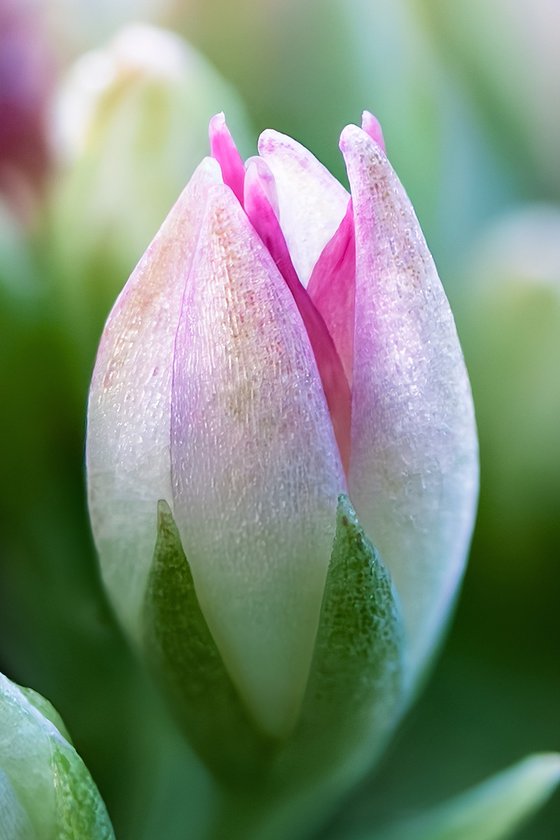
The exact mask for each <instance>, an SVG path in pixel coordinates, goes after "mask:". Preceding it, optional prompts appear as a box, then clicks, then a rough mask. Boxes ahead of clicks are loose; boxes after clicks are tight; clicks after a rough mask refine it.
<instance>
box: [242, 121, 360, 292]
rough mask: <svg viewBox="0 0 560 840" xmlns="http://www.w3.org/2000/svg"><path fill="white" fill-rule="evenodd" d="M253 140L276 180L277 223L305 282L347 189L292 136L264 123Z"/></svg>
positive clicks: (332, 228)
mask: <svg viewBox="0 0 560 840" xmlns="http://www.w3.org/2000/svg"><path fill="white" fill-rule="evenodd" d="M258 146H259V154H260V155H261V157H263V158H264V159H265V160H266V162H267V164H268V165H269V167H270V169H271V170H272V174H273V175H274V179H275V181H276V187H277V190H278V201H279V212H280V224H281V226H282V231H283V233H284V236H285V237H286V242H287V243H288V248H289V249H290V254H291V257H292V261H293V263H294V266H295V269H296V271H297V273H298V276H299V279H300V281H301V282H302V283H303V285H304V286H307V283H308V282H309V278H310V277H311V272H312V271H313V266H314V265H315V263H316V262H317V260H318V259H319V256H320V254H321V252H322V250H323V248H324V247H325V245H326V244H327V242H328V241H329V240H330V239H331V237H332V236H333V235H334V233H335V231H336V229H337V228H338V226H339V224H340V222H341V221H342V218H343V216H344V214H345V212H346V207H347V205H348V198H349V195H348V192H347V191H346V190H345V189H344V187H343V186H342V184H340V183H339V182H338V181H337V180H336V178H333V176H332V175H331V174H330V172H329V171H328V169H326V168H325V167H324V166H323V164H322V163H319V161H318V160H317V158H316V157H314V155H312V154H311V152H309V151H308V150H307V149H306V148H305V147H304V146H302V145H301V144H300V143H298V142H297V141H296V140H292V138H291V137H287V136H286V135H285V134H280V133H279V132H277V131H272V130H271V129H267V130H266V131H263V133H262V134H261V136H260V138H259V144H258Z"/></svg>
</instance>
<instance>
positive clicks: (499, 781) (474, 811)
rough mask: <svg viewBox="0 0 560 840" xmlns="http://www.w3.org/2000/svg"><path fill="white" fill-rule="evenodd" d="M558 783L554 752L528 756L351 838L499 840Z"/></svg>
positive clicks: (558, 768) (557, 757) (559, 765)
mask: <svg viewBox="0 0 560 840" xmlns="http://www.w3.org/2000/svg"><path fill="white" fill-rule="evenodd" d="M559 782H560V754H557V753H550V754H540V755H534V756H530V757H529V758H526V759H524V760H523V761H521V762H519V764H516V765H514V766H513V767H510V768H509V769H508V770H505V771H503V772H502V773H499V774H498V775H497V776H493V777H492V778H490V779H488V780H487V781H485V782H483V783H482V784H480V785H477V786H476V787H474V788H471V789H470V790H468V791H466V792H465V793H463V794H460V795H459V796H457V797H455V798H454V799H451V800H449V801H448V802H445V803H443V804H442V805H440V806H439V807H437V808H434V809H433V810H430V811H428V812H426V813H424V814H420V815H419V816H418V817H416V818H414V819H410V820H407V821H406V822H402V823H398V824H397V825H394V826H391V827H389V828H387V829H383V830H382V831H381V832H378V831H370V832H368V833H363V834H360V835H359V837H355V838H354V839H353V840H505V838H507V837H512V836H513V833H514V832H515V831H516V830H517V829H518V828H520V826H521V824H522V823H523V822H525V820H527V819H528V818H529V817H530V816H531V815H532V814H533V813H534V812H535V811H536V810H537V809H538V808H540V807H541V805H543V804H544V802H545V801H546V800H547V799H548V797H549V796H550V795H551V794H552V792H553V791H554V788H555V787H556V786H557V785H558V783H559Z"/></svg>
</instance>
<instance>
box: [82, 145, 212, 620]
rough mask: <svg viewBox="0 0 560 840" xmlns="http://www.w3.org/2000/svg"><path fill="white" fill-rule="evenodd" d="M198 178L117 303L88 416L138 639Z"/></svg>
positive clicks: (120, 588)
mask: <svg viewBox="0 0 560 840" xmlns="http://www.w3.org/2000/svg"><path fill="white" fill-rule="evenodd" d="M220 181H221V173H220V168H219V165H218V163H217V162H216V161H214V160H210V159H206V160H205V161H203V163H202V164H201V165H200V166H199V168H198V169H197V171H196V172H195V174H194V175H193V177H192V179H191V181H190V183H189V184H188V186H187V187H186V188H185V191H184V192H183V193H182V195H181V197H180V198H179V200H178V201H177V203H176V205H175V206H174V207H173V209H172V210H171V212H170V214H169V216H168V217H167V219H166V220H165V222H164V223H163V225H162V227H161V229H160V231H159V233H158V234H157V236H156V237H155V239H154V241H153V242H152V244H151V245H150V246H149V248H148V250H147V251H146V253H145V254H144V256H143V258H142V260H141V261H140V263H139V264H138V266H137V268H136V269H135V271H134V272H133V274H132V276H131V278H130V280H129V281H128V283H127V284H126V286H125V288H124V289H123V291H122V293H121V295H120V297H119V298H118V300H117V302H116V304H115V306H114V308H113V311H112V312H111V314H110V316H109V320H108V322H107V325H106V327H105V331H104V333H103V338H102V341H101V344H100V347H99V352H98V355H97V361H96V365H95V370H94V374H93V380H92V385H91V392H90V400H89V409H88V436H87V466H88V494H89V510H90V516H91V522H92V528H93V534H94V537H95V542H96V545H97V549H98V551H99V557H100V561H101V567H102V573H103V578H104V580H105V583H106V585H107V588H108V591H109V593H110V595H111V597H112V599H113V600H114V602H115V604H116V605H117V607H118V612H119V616H120V618H121V620H122V621H123V622H124V624H125V626H126V627H127V629H128V631H129V632H130V633H132V634H133V635H136V636H137V635H138V633H139V611H140V609H141V606H142V599H143V594H144V590H145V584H146V576H147V574H148V572H149V569H150V566H151V562H152V555H153V550H154V545H155V539H156V508H157V502H158V499H167V500H168V501H169V502H171V496H172V494H171V478H170V455H169V424H170V419H169V418H170V402H171V380H172V358H173V346H174V341H175V333H176V330H177V323H178V320H179V314H180V310H181V301H182V297H183V290H184V284H185V279H186V277H187V275H188V272H189V269H190V265H191V262H192V258H193V253H194V250H195V244H196V240H197V236H198V231H199V227H200V219H201V217H202V214H203V212H204V206H205V199H206V195H207V192H208V188H209V185H210V184H214V183H218V182H220Z"/></svg>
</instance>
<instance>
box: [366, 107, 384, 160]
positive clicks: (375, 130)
mask: <svg viewBox="0 0 560 840" xmlns="http://www.w3.org/2000/svg"><path fill="white" fill-rule="evenodd" d="M362 131H365V133H366V134H368V135H369V136H370V137H371V139H372V140H373V142H374V143H376V144H377V145H378V146H380V147H381V148H382V149H383V151H385V138H384V137H383V129H382V128H381V123H380V122H379V120H378V119H377V117H375V116H374V115H373V114H372V113H371V112H370V111H363V113H362Z"/></svg>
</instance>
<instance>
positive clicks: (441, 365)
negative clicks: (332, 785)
mask: <svg viewBox="0 0 560 840" xmlns="http://www.w3.org/2000/svg"><path fill="white" fill-rule="evenodd" d="M210 141H211V143H210V145H211V151H212V157H211V158H206V159H205V160H204V161H203V162H202V163H201V164H200V165H199V167H198V168H197V170H196V172H195V173H194V175H193V177H192V178H191V180H190V182H189V184H188V185H187V187H186V188H185V190H184V192H183V194H182V195H181V196H180V198H179V200H178V202H177V203H176V205H175V206H174V208H173V209H172V210H171V212H170V214H169V216H168V217H167V219H166V220H165V222H164V224H163V226H162V227H161V229H160V231H159V233H158V234H157V235H156V237H155V239H154V240H153V242H152V244H151V245H150V247H149V248H148V250H147V252H146V253H145V255H144V257H143V258H142V260H141V261H140V263H139V264H138V266H137V268H136V270H135V271H134V272H133V274H132V276H131V278H130V280H129V282H128V284H127V285H126V286H125V288H124V290H123V292H122V293H121V295H120V297H119V299H118V300H117V303H116V304H115V307H114V309H113V311H112V313H111V315H110V317H109V320H108V322H107V325H106V328H105V331H104V334H103V337H102V340H101V345H100V348H99V353H98V357H97V362H96V367H95V371H94V375H93V381H92V386H91V395H90V403H89V425H88V447H87V460H88V481H89V504H90V513H91V518H92V525H93V531H94V535H95V539H96V543H97V547H98V550H99V555H100V559H101V566H102V571H103V576H104V579H105V582H106V585H107V588H108V590H109V593H110V594H111V597H112V599H113V602H114V604H115V607H116V609H117V611H118V613H119V615H120V617H121V620H122V621H123V623H124V624H125V626H126V628H127V630H128V631H129V633H130V635H131V636H132V637H133V638H134V639H135V640H136V642H137V643H138V644H139V645H141V646H145V644H146V636H147V634H148V635H149V636H151V637H152V642H153V640H154V638H155V646H156V648H157V649H158V651H159V656H160V659H163V660H165V662H166V663H167V666H168V668H169V669H171V671H173V673H174V677H173V680H172V681H174V682H175V684H176V688H177V685H179V684H180V686H181V687H182V688H181V690H182V691H183V702H184V704H185V706H188V707H189V709H190V710H191V711H192V710H193V709H194V710H195V712H194V714H195V717H196V715H198V718H199V721H200V720H201V719H202V718H203V717H204V714H205V709H204V703H203V701H202V700H201V698H202V697H206V698H207V700H206V706H207V708H208V706H210V707H212V708H213V709H214V710H215V713H212V714H211V713H209V712H207V713H208V715H209V717H210V718H212V720H213V721H214V731H217V729H219V726H218V724H216V722H215V718H216V716H219V715H222V722H223V720H224V719H225V717H227V716H228V715H230V714H231V709H232V703H233V699H232V698H233V697H237V698H238V703H239V705H240V708H241V707H242V709H243V713H242V712H239V714H238V715H237V719H236V722H235V723H233V722H232V718H231V717H230V718H229V723H228V724H227V725H224V730H228V731H229V733H230V737H235V736H234V735H232V733H234V732H236V731H238V732H240V731H245V730H241V729H239V726H240V725H241V724H239V720H240V719H241V717H242V715H243V714H244V716H245V719H246V721H249V724H248V726H247V727H246V728H247V730H248V729H250V728H251V726H252V727H253V729H254V730H257V731H258V732H260V733H261V735H262V736H263V738H264V743H268V745H269V746H268V747H267V749H268V751H269V753H270V751H271V750H272V747H270V744H271V743H273V744H276V747H275V749H276V750H277V749H278V744H279V743H282V744H284V745H286V744H289V741H290V738H292V739H293V740H294V741H297V739H301V740H300V741H299V743H300V745H301V744H304V743H309V744H311V746H309V749H308V750H307V752H308V753H309V754H313V755H315V756H316V762H315V763H316V766H317V767H318V766H320V764H321V762H322V761H324V760H325V759H324V755H322V754H320V750H317V744H318V743H322V744H323V750H324V749H325V743H326V742H328V743H329V744H331V739H333V738H335V739H336V737H337V733H336V725H335V720H341V719H343V718H346V717H347V718H348V719H349V721H350V726H351V727H352V733H351V737H350V736H348V737H349V738H350V740H351V741H352V739H353V743H352V749H350V752H352V751H353V750H355V749H358V743H357V742H358V740H359V739H361V741H362V742H363V743H367V744H369V752H370V754H371V752H372V749H373V747H372V744H373V742H375V741H376V738H377V746H378V745H379V738H380V735H379V733H380V732H384V733H385V732H386V731H387V729H388V728H390V726H391V725H392V724H393V723H394V720H395V718H396V716H397V714H398V712H399V711H400V710H401V708H402V705H403V697H404V694H403V692H404V691H405V687H407V688H408V689H410V687H411V686H412V685H413V684H414V683H415V681H416V680H417V678H418V675H419V673H420V672H421V670H422V669H423V668H424V666H425V665H426V663H427V661H428V659H429V657H430V655H431V652H432V650H433V647H434V644H435V642H436V641H437V639H438V637H439V634H440V632H441V628H442V625H443V623H444V621H445V619H446V617H447V614H448V611H449V608H450V605H451V602H452V600H453V595H454V593H455V590H456V588H457V585H458V583H459V580H460V577H461V573H462V570H463V566H464V562H465V555H466V550H467V547H468V541H469V537H470V531H471V527H472V519H473V513H474V504H475V499H476V488H477V450H476V434H475V428H474V420H473V410H472V402H471V395H470V390H469V385H468V380H467V377H466V373H465V369H464V364H463V359H462V355H461V350H460V347H459V343H458V340H457V335H456V332H455V328H454V324H453V320H452V316H451V313H450V311H449V307H448V304H447V301H446V298H445V295H444V293H443V290H442V287H441V284H440V282H439V280H438V277H437V274H436V271H435V267H434V265H433V261H432V259H431V256H430V254H429V252H428V250H427V247H426V243H425V241H424V239H423V236H422V234H421V232H420V229H419V226H418V222H417V220H416V217H415V215H414V211H413V209H412V207H411V205H410V202H409V201H408V198H407V197H406V194H405V193H404V190H403V188H402V186H401V185H400V183H399V181H398V179H397V177H396V175H395V173H394V172H393V170H392V168H391V166H390V164H389V163H388V160H387V157H386V155H385V152H384V149H383V139H382V135H381V130H380V128H379V125H378V123H377V121H376V120H375V119H374V118H373V117H372V116H371V115H369V114H365V115H364V120H363V127H362V128H358V127H357V126H348V127H347V128H346V129H344V131H343V133H342V136H341V149H342V152H343V155H344V158H345V161H346V165H347V170H348V176H349V181H350V188H351V194H348V192H347V191H346V190H345V189H344V187H342V186H341V184H339V183H338V182H337V181H336V180H335V179H334V178H333V177H332V176H331V175H330V174H329V173H328V171H327V170H326V169H324V167H323V166H322V165H321V164H320V163H319V161H317V160H316V159H315V158H314V157H313V156H312V155H311V154H310V153H309V152H308V151H307V150H306V149H304V148H303V147H302V146H300V145H299V144H298V143H296V142H295V141H294V140H292V139H291V138H289V137H286V136H283V135H280V134H278V133H276V132H274V131H265V132H264V134H263V135H262V136H261V138H260V141H259V157H258V158H250V159H249V160H248V161H247V163H246V165H244V164H243V161H242V159H241V157H240V155H239V153H238V151H237V149H236V147H235V145H234V143H233V140H232V138H231V135H230V134H229V131H228V129H227V126H226V124H225V120H224V118H223V115H218V116H216V117H214V118H213V120H212V121H211V123H210ZM348 497H349V498H350V501H348ZM158 502H160V508H159V509H160V518H159V537H158V523H157V520H156V508H157V506H158ZM162 505H163V507H162ZM165 511H166V512H167V513H163V512H165ZM162 516H163V518H162ZM156 537H157V545H156ZM372 543H373V545H374V546H375V549H374V548H373V546H372ZM376 549H378V550H379V554H378V552H377V551H376ZM154 550H155V553H154ZM386 568H387V569H388V570H389V572H390V574H391V575H392V578H393V581H394V584H395V589H396V593H395V591H394V590H393V587H392V585H391V583H390V582H389V578H388V573H387V571H386ZM170 579H172V580H173V581H174V582H173V583H170ZM180 593H182V594H180ZM398 601H399V602H400V607H401V609H400V610H399V606H398V603H397V602H398ZM401 612H402V616H401ZM197 616H198V617H197ZM193 622H194V625H193ZM403 625H404V634H405V638H404V643H403V642H402V632H401V629H402V626H403ZM358 640H360V641H358ZM403 645H404V646H403ZM152 646H153V645H152ZM189 671H190V673H191V674H192V675H195V674H196V675H198V676H192V679H191V684H190V686H189V685H188V680H187V679H186V676H185V672H189ZM179 672H182V676H181V677H180V678H179V677H178V676H177V675H178V673H179ZM228 681H229V682H228ZM205 687H206V688H205ZM193 692H194V694H196V696H194V694H193ZM226 696H227V697H228V698H229V700H228V701H227V702H226V701H225V700H224V698H225V697H226ZM216 697H221V698H222V700H224V702H223V703H222V705H221V711H220V710H218V709H216V706H215V703H217V702H218V701H217V700H215V698H216ZM210 698H214V699H213V700H212V699H210ZM352 698H359V699H356V700H355V702H354V701H353V700H352ZM324 703H326V706H327V707H328V711H325V709H324V708H323V706H322V705H321V704H324ZM345 704H347V705H345ZM225 708H227V709H229V711H224V709H225ZM321 709H323V710H322V711H321ZM373 709H375V710H376V711H375V713H373V712H372V710H373ZM381 709H383V712H381V711H380V710H381ZM224 716H225V717H224ZM359 720H361V721H362V723H358V721H359ZM310 721H315V723H313V724H312V723H310ZM321 721H322V723H321ZM327 721H329V723H328V724H327ZM190 725H191V728H192V727H193V726H194V724H192V721H191V724H190ZM342 728H344V727H342ZM199 729H200V727H199ZM326 732H328V733H329V737H328V738H327V739H326V742H325V738H324V736H325V733H326ZM376 733H377V735H376ZM358 736H359V738H358ZM215 737H216V746H217V745H218V744H219V745H220V749H221V745H222V744H223V743H224V739H223V738H221V737H219V736H215ZM306 739H309V741H308V742H307V741H306ZM242 740H243V741H244V742H247V741H248V740H249V736H247V738H243V739H242ZM363 743H362V747H363ZM263 749H264V748H263ZM302 749H303V747H302ZM286 750H287V752H285V753H284V754H283V757H278V756H279V755H280V754H279V753H278V752H277V757H278V763H279V765H282V764H283V763H285V764H287V765H289V764H290V760H289V758H286V756H289V753H290V748H289V747H288V746H287V747H286ZM203 752H204V750H203ZM265 752H266V750H265ZM272 752H274V750H272ZM207 754H208V750H206V753H205V755H207ZM301 754H302V753H301V750H300V752H299V756H300V758H301ZM333 754H334V751H333Z"/></svg>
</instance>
